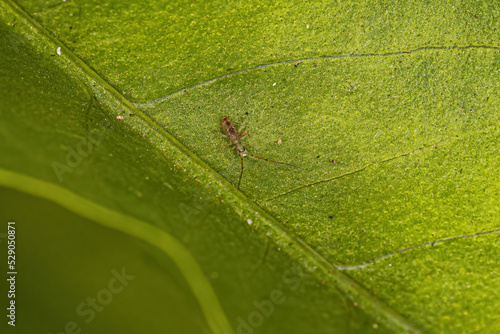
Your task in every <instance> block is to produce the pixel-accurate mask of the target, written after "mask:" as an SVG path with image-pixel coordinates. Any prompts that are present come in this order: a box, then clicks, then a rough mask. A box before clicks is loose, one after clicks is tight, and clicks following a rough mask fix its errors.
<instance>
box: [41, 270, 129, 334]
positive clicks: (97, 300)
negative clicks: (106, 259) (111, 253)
mask: <svg viewBox="0 0 500 334" xmlns="http://www.w3.org/2000/svg"><path fill="white" fill-rule="evenodd" d="M111 274H112V275H113V277H112V278H111V279H110V280H109V282H108V285H107V287H106V288H104V289H101V290H99V291H98V292H97V293H96V295H95V297H87V299H86V300H85V302H82V303H80V304H78V305H77V306H76V310H75V311H76V314H77V315H79V316H80V317H82V318H83V319H82V320H83V322H84V323H86V324H90V323H91V322H92V321H93V320H94V319H95V317H96V313H98V312H102V310H104V307H105V306H107V305H109V304H110V303H111V302H112V301H113V297H114V295H116V294H119V293H120V292H122V291H123V289H125V287H127V286H128V284H129V282H130V281H133V280H134V279H135V276H132V275H129V274H127V273H126V272H125V267H123V268H122V269H121V272H118V271H116V270H114V269H113V270H111ZM81 332H82V328H81V326H80V324H79V323H78V322H77V321H74V320H71V321H68V322H67V323H66V324H65V325H64V328H63V330H62V331H59V332H56V333H55V334H79V333H81ZM49 334H53V333H52V332H49Z"/></svg>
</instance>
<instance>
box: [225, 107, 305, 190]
mask: <svg viewBox="0 0 500 334" xmlns="http://www.w3.org/2000/svg"><path fill="white" fill-rule="evenodd" d="M220 124H221V125H222V130H224V134H223V136H225V137H227V138H228V139H229V140H230V141H231V144H232V145H234V147H235V148H236V151H237V152H238V154H239V155H240V159H241V172H240V178H239V179H238V189H240V183H241V177H242V176H243V157H244V156H246V155H248V156H251V157H253V158H256V159H261V160H265V161H269V162H274V163H275V164H281V165H287V166H292V167H295V168H300V167H299V166H295V165H291V164H287V163H284V162H280V161H274V160H269V159H266V158H262V157H258V156H256V155H253V154H252V153H250V152H248V151H247V150H246V149H245V147H244V146H243V144H242V143H241V137H243V136H245V135H246V134H247V132H248V131H245V132H243V133H242V134H241V135H240V134H239V133H238V129H237V128H236V126H235V125H234V123H233V122H232V121H231V120H230V119H229V118H228V117H227V116H224V117H222V121H221V122H220ZM221 135H222V134H221Z"/></svg>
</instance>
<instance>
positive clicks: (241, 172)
mask: <svg viewBox="0 0 500 334" xmlns="http://www.w3.org/2000/svg"><path fill="white" fill-rule="evenodd" d="M240 158H241V171H240V179H239V180H238V189H240V183H241V177H242V176H243V156H242V155H241V154H240Z"/></svg>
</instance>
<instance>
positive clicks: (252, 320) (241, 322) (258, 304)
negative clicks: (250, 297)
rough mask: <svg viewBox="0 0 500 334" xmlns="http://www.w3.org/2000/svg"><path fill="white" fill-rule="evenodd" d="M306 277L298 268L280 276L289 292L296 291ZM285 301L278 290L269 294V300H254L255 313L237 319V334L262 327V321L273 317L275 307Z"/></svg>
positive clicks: (281, 292)
mask: <svg viewBox="0 0 500 334" xmlns="http://www.w3.org/2000/svg"><path fill="white" fill-rule="evenodd" d="M306 276H307V274H304V273H303V272H302V271H301V270H299V269H298V268H294V269H292V270H287V271H285V272H284V273H283V275H282V276H281V280H282V281H283V283H284V284H285V286H286V287H287V288H288V289H289V290H290V291H297V289H298V288H299V287H300V283H301V282H302V280H303V279H304V278H305V277H306ZM285 301H286V296H285V293H284V292H283V291H282V290H280V289H274V290H272V291H271V292H270V293H269V298H268V299H264V300H260V301H259V300H254V301H253V305H254V307H255V311H252V312H250V314H249V315H248V316H247V317H246V319H243V318H242V317H237V318H236V321H237V322H238V324H237V326H238V327H237V329H236V333H237V334H253V333H254V329H255V328H258V327H260V326H262V324H263V323H264V320H265V319H266V318H269V317H271V316H272V315H273V313H274V310H275V309H276V306H277V305H281V304H283V303H284V302H285Z"/></svg>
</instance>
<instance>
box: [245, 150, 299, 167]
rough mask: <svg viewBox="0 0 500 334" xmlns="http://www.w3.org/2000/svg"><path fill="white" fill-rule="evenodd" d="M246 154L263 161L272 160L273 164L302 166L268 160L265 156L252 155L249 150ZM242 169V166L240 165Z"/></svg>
mask: <svg viewBox="0 0 500 334" xmlns="http://www.w3.org/2000/svg"><path fill="white" fill-rule="evenodd" d="M246 155H249V156H251V157H253V158H256V159H261V160H265V161H269V162H274V163H275V164H280V165H287V166H292V167H295V168H302V167H299V166H295V165H292V164H287V163H286V162H281V161H274V160H269V159H266V158H263V157H259V156H256V155H253V154H252V153H250V152H247V153H246ZM242 166H243V165H242ZM242 169H243V167H242Z"/></svg>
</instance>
